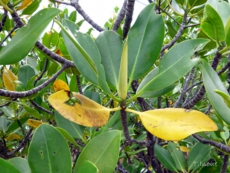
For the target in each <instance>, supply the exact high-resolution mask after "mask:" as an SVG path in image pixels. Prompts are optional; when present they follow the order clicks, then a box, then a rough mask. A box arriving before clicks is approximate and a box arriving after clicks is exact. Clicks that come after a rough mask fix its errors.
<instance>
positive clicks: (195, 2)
mask: <svg viewBox="0 0 230 173" xmlns="http://www.w3.org/2000/svg"><path fill="white" fill-rule="evenodd" d="M206 2H207V0H188V4H189V6H190V8H191V7H195V6H199V5H202V4H204V3H206Z"/></svg>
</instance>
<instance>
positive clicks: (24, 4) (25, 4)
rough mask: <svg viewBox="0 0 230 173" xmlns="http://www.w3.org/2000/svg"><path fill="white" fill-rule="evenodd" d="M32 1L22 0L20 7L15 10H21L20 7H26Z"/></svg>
mask: <svg viewBox="0 0 230 173" xmlns="http://www.w3.org/2000/svg"><path fill="white" fill-rule="evenodd" d="M32 2H33V0H24V1H23V3H22V5H21V6H20V7H18V8H17V10H22V9H24V8H26V7H28V6H29V5H30V4H31V3H32Z"/></svg>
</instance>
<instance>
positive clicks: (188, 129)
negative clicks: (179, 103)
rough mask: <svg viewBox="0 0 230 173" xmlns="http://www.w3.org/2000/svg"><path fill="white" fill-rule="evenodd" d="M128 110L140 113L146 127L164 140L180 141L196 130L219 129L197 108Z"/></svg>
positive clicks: (128, 110)
mask: <svg viewBox="0 0 230 173" xmlns="http://www.w3.org/2000/svg"><path fill="white" fill-rule="evenodd" d="M126 111H127V112H133V113H135V114H138V115H139V117H140V119H141V121H142V123H143V125H144V126H145V128H146V129H147V130H148V131H149V132H150V133H152V134H153V135H155V136H157V137H159V138H161V139H164V140H172V141H179V140H182V139H184V138H186V137H188V136H189V135H191V134H193V133H196V132H202V131H216V130H218V127H217V125H216V124H215V123H214V122H213V121H212V120H211V119H210V118H209V117H208V116H207V115H205V114H203V113H202V112H199V111H196V110H186V109H182V108H166V109H155V110H150V111H145V112H137V111H134V110H130V109H126Z"/></svg>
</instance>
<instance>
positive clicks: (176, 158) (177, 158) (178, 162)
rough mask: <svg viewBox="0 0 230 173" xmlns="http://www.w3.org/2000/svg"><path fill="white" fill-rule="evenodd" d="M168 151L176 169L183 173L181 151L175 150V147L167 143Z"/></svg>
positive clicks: (183, 165)
mask: <svg viewBox="0 0 230 173" xmlns="http://www.w3.org/2000/svg"><path fill="white" fill-rule="evenodd" d="M168 150H169V152H170V153H171V156H172V158H173V160H174V162H175V164H176V167H177V169H178V170H180V171H182V172H184V171H185V168H186V160H185V157H184V154H183V153H182V151H181V150H180V149H178V148H176V145H175V144H174V143H172V142H169V143H168Z"/></svg>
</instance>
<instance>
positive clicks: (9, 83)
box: [2, 68, 18, 91]
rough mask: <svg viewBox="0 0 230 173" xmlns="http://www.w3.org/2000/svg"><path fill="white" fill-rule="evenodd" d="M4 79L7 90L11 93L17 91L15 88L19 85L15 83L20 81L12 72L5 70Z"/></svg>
mask: <svg viewBox="0 0 230 173" xmlns="http://www.w3.org/2000/svg"><path fill="white" fill-rule="evenodd" d="M2 78H3V83H4V86H5V88H6V89H7V90H10V91H15V87H16V85H17V84H16V83H15V81H17V80H18V77H17V76H15V75H14V73H12V72H11V71H10V70H8V69H7V68H5V69H4V70H3V75H2Z"/></svg>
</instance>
